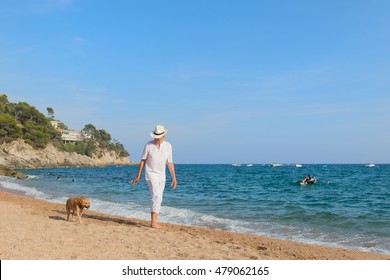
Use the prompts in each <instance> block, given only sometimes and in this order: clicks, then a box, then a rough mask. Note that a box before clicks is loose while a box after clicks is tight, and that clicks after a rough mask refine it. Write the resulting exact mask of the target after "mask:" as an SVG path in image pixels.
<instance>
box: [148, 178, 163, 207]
mask: <svg viewBox="0 0 390 280" xmlns="http://www.w3.org/2000/svg"><path fill="white" fill-rule="evenodd" d="M146 182H147V183H148V186H149V192H150V198H151V203H150V212H155V213H160V210H161V202H162V199H163V193H164V188H165V181H158V180H147V181H146Z"/></svg>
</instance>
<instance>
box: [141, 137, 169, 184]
mask: <svg viewBox="0 0 390 280" xmlns="http://www.w3.org/2000/svg"><path fill="white" fill-rule="evenodd" d="M142 159H143V160H146V161H145V177H146V180H159V181H165V180H166V179H165V170H166V166H167V164H168V162H173V161H172V145H171V144H170V143H168V142H167V141H163V142H162V143H161V144H160V147H158V146H157V145H156V144H155V142H154V140H152V141H150V142H148V143H146V145H145V148H144V151H143V153H142Z"/></svg>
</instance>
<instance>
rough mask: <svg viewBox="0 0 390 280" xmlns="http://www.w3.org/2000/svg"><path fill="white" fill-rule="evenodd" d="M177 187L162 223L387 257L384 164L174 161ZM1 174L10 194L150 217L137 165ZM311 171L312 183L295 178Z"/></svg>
mask: <svg viewBox="0 0 390 280" xmlns="http://www.w3.org/2000/svg"><path fill="white" fill-rule="evenodd" d="M175 170H176V176H177V181H178V187H177V189H175V190H173V189H172V188H171V187H170V175H169V172H167V184H166V188H165V192H164V200H163V206H162V211H161V213H160V217H159V220H160V222H169V223H173V224H182V225H190V226H198V227H204V228H212V229H221V230H225V231H232V232H239V233H249V234H255V235H262V236H267V237H273V238H278V239H283V240H291V241H298V242H305V243H309V244H321V245H327V246H333V247H341V248H346V249H354V250H360V251H370V252H377V253H384V254H390V165H386V164H381V165H375V166H372V167H368V166H366V165H365V164H353V165H350V164H338V165H335V164H327V165H324V164H303V165H302V167H296V165H282V166H277V167H272V166H270V165H268V164H253V165H251V164H250V165H246V164H242V165H232V164H176V165H175ZM19 171H21V172H23V173H25V174H27V175H29V177H28V179H25V180H19V179H13V178H9V177H0V185H1V186H2V187H3V188H5V189H8V190H10V191H14V192H23V193H24V194H25V195H27V196H30V197H33V198H37V199H42V200H47V201H51V202H57V203H63V204H65V202H66V200H67V198H68V197H70V196H81V195H83V196H85V197H87V198H89V199H90V201H91V208H90V210H94V211H99V212H103V213H108V214H112V215H119V216H124V217H130V218H137V219H142V220H149V219H150V197H149V190H148V187H147V184H146V182H145V179H144V178H142V179H141V180H140V183H139V184H138V185H134V186H132V185H131V184H129V181H130V180H132V179H133V178H134V177H135V175H136V174H137V171H138V166H110V167H102V168H85V167H78V168H75V167H69V168H45V169H23V170H19ZM307 175H311V176H312V177H315V178H316V179H317V180H318V181H317V183H315V184H310V185H301V184H299V181H300V180H302V179H303V178H304V177H305V176H307Z"/></svg>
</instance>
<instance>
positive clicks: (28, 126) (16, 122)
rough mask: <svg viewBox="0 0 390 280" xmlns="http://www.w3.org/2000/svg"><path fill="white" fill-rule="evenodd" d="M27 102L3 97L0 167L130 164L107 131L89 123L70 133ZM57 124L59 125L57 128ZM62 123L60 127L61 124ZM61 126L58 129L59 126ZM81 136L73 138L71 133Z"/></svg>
mask: <svg viewBox="0 0 390 280" xmlns="http://www.w3.org/2000/svg"><path fill="white" fill-rule="evenodd" d="M48 114H49V116H48V117H46V116H45V115H44V114H42V113H41V112H39V111H38V110H37V109H36V108H35V107H33V106H30V105H29V104H27V103H25V102H19V103H11V102H9V101H8V98H7V96H6V95H5V94H0V166H3V167H8V168H39V167H59V166H106V165H127V164H130V159H129V153H128V152H127V151H126V150H125V149H124V146H123V145H122V144H121V143H120V142H118V141H117V140H112V139H111V135H110V134H109V133H108V132H106V131H105V130H104V129H99V130H98V129H96V128H95V126H94V125H92V124H87V125H85V127H84V129H83V130H82V131H80V132H77V131H74V130H68V128H67V126H66V125H65V124H63V123H62V122H60V121H57V120H54V110H53V109H52V108H48ZM53 123H55V124H56V126H53ZM58 124H60V125H58ZM57 125H58V126H57ZM72 133H73V134H75V135H76V136H77V137H73V138H70V139H69V136H71V135H70V134H72Z"/></svg>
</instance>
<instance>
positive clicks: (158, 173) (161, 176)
mask: <svg viewBox="0 0 390 280" xmlns="http://www.w3.org/2000/svg"><path fill="white" fill-rule="evenodd" d="M167 132H168V130H166V129H165V127H164V126H162V125H157V126H156V128H155V130H154V131H151V132H150V136H151V137H152V138H154V140H152V141H150V142H148V143H146V145H145V148H144V151H143V153H142V159H141V162H140V165H139V170H138V174H137V176H136V177H135V178H134V180H132V181H131V182H130V183H131V184H132V185H134V184H138V182H139V179H140V178H141V173H142V170H143V168H144V167H145V178H146V182H147V184H148V186H149V192H150V197H151V206H150V208H151V222H150V227H152V228H160V226H159V224H158V214H159V213H160V210H161V202H162V198H163V192H164V188H165V181H166V175H165V170H166V165H168V169H169V172H170V173H171V176H172V188H173V189H176V184H177V183H176V175H175V167H174V164H173V161H172V145H171V144H170V143H168V142H167V141H164V137H165V135H166V134H167Z"/></svg>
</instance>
